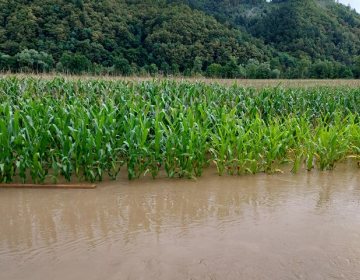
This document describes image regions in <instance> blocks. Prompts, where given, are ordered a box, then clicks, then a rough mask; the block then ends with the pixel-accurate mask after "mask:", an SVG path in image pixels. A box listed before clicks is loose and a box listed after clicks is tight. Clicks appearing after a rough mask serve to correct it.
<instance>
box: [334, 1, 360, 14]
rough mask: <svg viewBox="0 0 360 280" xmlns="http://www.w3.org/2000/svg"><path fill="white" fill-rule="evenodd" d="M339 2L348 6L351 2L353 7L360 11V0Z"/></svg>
mask: <svg viewBox="0 0 360 280" xmlns="http://www.w3.org/2000/svg"><path fill="white" fill-rule="evenodd" d="M339 2H340V3H343V4H344V5H346V6H347V5H348V4H350V6H351V7H352V8H355V10H356V11H357V12H358V13H360V0H340V1H339Z"/></svg>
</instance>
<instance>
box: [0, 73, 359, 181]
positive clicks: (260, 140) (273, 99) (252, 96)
mask: <svg viewBox="0 0 360 280" xmlns="http://www.w3.org/2000/svg"><path fill="white" fill-rule="evenodd" d="M359 105H360V89H351V88H330V87H317V88H310V89H304V88H292V89H283V88H280V87H276V88H266V89H253V88H242V87H238V86H236V85H234V86H231V87H229V86H221V85H218V84H212V85H206V84H203V83H190V82H172V81H156V80H154V81H148V82H126V81H102V80H81V81H68V80H65V79H63V78H55V79H53V80H42V79H34V78H16V77H6V78H5V77H4V78H1V79H0V182H2V183H4V182H12V181H13V179H14V178H15V177H20V178H21V180H22V181H23V182H26V181H29V180H30V179H31V180H32V181H33V182H34V183H42V182H44V181H45V180H47V179H52V180H53V182H54V183H56V182H57V181H58V179H59V178H65V179H66V180H67V181H70V180H74V179H75V180H87V181H92V182H93V181H97V180H100V181H101V180H102V179H103V178H104V176H106V177H110V178H112V179H116V178H117V176H118V174H119V172H120V170H121V169H122V168H125V167H126V170H127V173H128V178H129V179H133V178H139V177H140V176H142V175H145V174H151V176H152V177H153V178H155V177H157V175H158V173H159V170H161V169H163V170H165V172H166V174H167V175H168V176H169V177H174V176H179V177H185V176H186V177H188V178H194V177H197V176H200V175H201V174H202V172H203V170H204V168H206V167H207V166H208V165H209V164H210V163H215V164H216V167H217V170H218V173H219V175H222V174H223V173H224V172H225V173H229V174H247V173H252V174H254V173H258V172H266V173H274V172H281V167H282V165H284V164H291V165H292V170H293V171H294V172H296V171H297V170H298V169H299V168H300V167H301V166H305V167H306V168H307V169H308V170H311V169H313V168H317V169H319V170H325V169H334V168H335V167H336V166H337V164H338V163H340V162H342V161H344V160H345V159H347V158H349V157H351V158H358V157H360V121H359V115H358V110H359Z"/></svg>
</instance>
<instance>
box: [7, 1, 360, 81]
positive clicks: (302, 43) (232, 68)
mask: <svg viewBox="0 0 360 280" xmlns="http://www.w3.org/2000/svg"><path fill="white" fill-rule="evenodd" d="M359 54H360V15H359V14H357V13H356V12H354V11H351V10H349V9H348V8H347V7H345V6H343V5H340V4H336V3H335V1H334V0H273V1H272V2H270V3H268V2H266V1H264V0H168V1H166V0H155V1H150V0H2V1H0V70H12V71H34V70H35V71H50V70H53V69H55V68H56V69H57V71H67V72H72V73H82V72H92V73H99V74H101V73H120V74H124V75H129V74H133V73H136V74H141V73H157V72H158V71H159V70H160V71H161V72H162V73H164V74H176V73H178V72H179V71H180V72H182V73H183V74H185V75H193V74H201V73H202V74H205V75H207V76H212V77H229V78H232V77H247V78H271V77H273V78H276V77H284V78H304V77H312V78H345V77H353V76H355V77H359V76H360V59H358V56H359Z"/></svg>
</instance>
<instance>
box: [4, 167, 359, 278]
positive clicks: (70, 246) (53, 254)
mask: <svg viewBox="0 0 360 280" xmlns="http://www.w3.org/2000/svg"><path fill="white" fill-rule="evenodd" d="M122 178H124V179H120V180H119V181H116V182H103V183H101V184H99V185H98V188H97V189H96V190H64V189H62V190H61V189H60V190H55V189H51V190H44V189H21V190H19V189H0V279H1V280H18V279H27V280H32V279H34V280H35V279H36V280H42V279H45V280H47V279H49V280H50V279H51V280H57V279H59V280H60V279H61V280H63V279H66V280H72V279H74V280H78V279H80V280H82V279H86V280H93V279H94V280H95V279H96V280H97V279H99V280H100V279H101V280H112V279H114V280H119V279H120V280H121V279H166V280H170V279H181V280H183V279H246V280H248V279H286V280H287V279H311V280H313V279H314V280H316V279H346V280H351V279H360V170H358V169H357V168H356V167H354V166H353V165H351V164H344V165H342V166H340V167H339V168H338V169H337V170H335V171H326V172H316V171H315V172H309V173H308V172H306V171H301V173H300V174H292V173H290V172H286V173H285V174H278V175H265V174H258V175H255V176H253V175H247V176H228V175H227V176H223V177H218V176H217V175H216V174H215V170H214V169H211V168H210V169H208V170H207V171H206V172H205V174H204V176H203V177H201V178H199V179H198V181H197V182H196V181H194V180H188V179H181V180H179V179H167V178H159V179H156V180H152V179H150V178H145V179H140V180H138V181H131V182H128V181H127V180H126V177H125V176H123V177H122Z"/></svg>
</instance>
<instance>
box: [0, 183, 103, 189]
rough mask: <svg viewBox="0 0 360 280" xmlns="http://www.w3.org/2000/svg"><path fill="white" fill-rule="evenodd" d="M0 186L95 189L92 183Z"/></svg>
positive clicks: (3, 186) (7, 186) (10, 185)
mask: <svg viewBox="0 0 360 280" xmlns="http://www.w3.org/2000/svg"><path fill="white" fill-rule="evenodd" d="M0 188H42V189H95V188H96V185H94V184H0Z"/></svg>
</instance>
